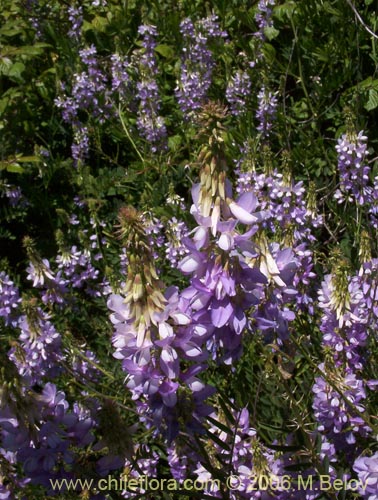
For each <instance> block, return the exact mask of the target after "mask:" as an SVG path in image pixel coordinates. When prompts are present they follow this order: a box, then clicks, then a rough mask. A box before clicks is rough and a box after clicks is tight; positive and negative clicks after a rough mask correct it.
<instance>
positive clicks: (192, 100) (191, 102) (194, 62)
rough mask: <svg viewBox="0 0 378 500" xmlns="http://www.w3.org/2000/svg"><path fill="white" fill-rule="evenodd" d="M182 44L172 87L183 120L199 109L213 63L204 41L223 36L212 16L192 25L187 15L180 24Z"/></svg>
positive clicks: (207, 85) (224, 35)
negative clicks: (176, 81) (175, 81)
mask: <svg viewBox="0 0 378 500" xmlns="http://www.w3.org/2000/svg"><path fill="white" fill-rule="evenodd" d="M180 31H181V33H182V35H183V42H184V47H183V49H182V57H181V74H180V81H179V83H178V85H177V87H176V89H175V94H176V98H177V100H178V103H179V106H180V109H181V111H182V113H183V114H184V117H185V118H186V119H187V118H188V117H190V116H191V115H192V114H193V113H195V112H196V111H198V110H199V109H201V107H202V105H203V104H204V102H205V100H206V98H207V94H208V90H209V88H210V85H211V75H212V70H213V68H214V66H215V62H214V60H213V57H212V53H211V50H210V49H209V47H208V42H209V40H211V39H214V38H220V37H226V36H227V34H226V33H224V32H222V31H221V30H220V28H219V24H218V19H217V17H216V16H209V17H207V18H204V19H200V20H198V21H196V23H194V24H193V22H192V21H191V20H190V19H189V18H187V19H184V21H182V22H181V24H180Z"/></svg>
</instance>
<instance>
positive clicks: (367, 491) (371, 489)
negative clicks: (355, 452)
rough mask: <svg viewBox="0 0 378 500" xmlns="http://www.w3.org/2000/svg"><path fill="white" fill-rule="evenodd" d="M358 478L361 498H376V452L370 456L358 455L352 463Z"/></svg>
mask: <svg viewBox="0 0 378 500" xmlns="http://www.w3.org/2000/svg"><path fill="white" fill-rule="evenodd" d="M353 470H354V471H355V472H357V475H358V479H359V480H360V488H359V493H360V495H361V496H362V497H363V498H367V499H368V500H376V499H377V498H378V453H375V454H374V455H372V456H371V457H358V458H357V459H356V461H355V462H354V464H353Z"/></svg>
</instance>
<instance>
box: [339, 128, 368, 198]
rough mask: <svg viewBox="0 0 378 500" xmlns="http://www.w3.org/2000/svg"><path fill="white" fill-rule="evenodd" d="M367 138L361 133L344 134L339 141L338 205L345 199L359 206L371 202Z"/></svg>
mask: <svg viewBox="0 0 378 500" xmlns="http://www.w3.org/2000/svg"><path fill="white" fill-rule="evenodd" d="M366 141H367V137H366V136H365V135H364V134H363V131H360V132H359V133H358V135H357V136H350V135H348V134H344V135H343V136H342V137H341V138H340V139H338V141H337V146H336V151H337V153H338V169H339V174H340V190H338V191H337V192H336V194H335V198H336V199H337V200H338V203H342V202H343V201H344V200H345V199H350V200H355V201H356V203H357V204H359V205H365V204H366V203H369V202H370V201H371V194H372V190H371V188H370V187H369V186H368V183H369V174H370V167H369V165H367V163H366V159H365V158H366V156H367V144H366Z"/></svg>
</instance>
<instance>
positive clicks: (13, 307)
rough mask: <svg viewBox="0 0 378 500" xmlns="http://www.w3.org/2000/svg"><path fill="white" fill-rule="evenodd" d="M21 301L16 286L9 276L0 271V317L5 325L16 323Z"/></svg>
mask: <svg viewBox="0 0 378 500" xmlns="http://www.w3.org/2000/svg"><path fill="white" fill-rule="evenodd" d="M20 302H21V298H20V294H19V291H18V288H17V287H16V286H15V284H14V283H13V281H12V280H11V279H10V277H9V276H8V275H7V274H6V273H5V272H4V271H1V272H0V317H2V318H3V320H4V322H5V325H6V326H8V325H12V326H15V325H16V324H17V317H18V309H19V305H20Z"/></svg>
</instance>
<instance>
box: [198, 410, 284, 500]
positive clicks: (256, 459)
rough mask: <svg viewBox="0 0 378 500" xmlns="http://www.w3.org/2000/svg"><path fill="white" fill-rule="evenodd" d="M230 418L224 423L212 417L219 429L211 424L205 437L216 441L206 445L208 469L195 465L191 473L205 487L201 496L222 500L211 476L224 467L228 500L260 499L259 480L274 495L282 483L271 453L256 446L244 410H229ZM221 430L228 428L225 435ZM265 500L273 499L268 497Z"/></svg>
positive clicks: (218, 487)
mask: <svg viewBox="0 0 378 500" xmlns="http://www.w3.org/2000/svg"><path fill="white" fill-rule="evenodd" d="M232 416H233V421H232V422H228V421H227V419H226V418H225V417H223V418H220V417H219V416H215V415H214V416H213V418H214V419H215V420H216V421H217V422H219V424H220V426H218V425H217V423H214V425H212V426H211V428H210V429H209V434H208V435H209V436H211V435H212V434H213V435H215V436H216V437H217V438H218V439H217V440H216V441H215V440H214V441H211V442H209V444H208V446H209V447H211V452H210V459H211V461H212V467H211V468H210V470H209V467H208V465H207V464H206V463H202V462H201V461H199V462H198V463H197V469H196V470H195V474H196V475H197V476H198V479H199V480H200V481H201V482H202V483H203V484H204V485H206V488H205V489H204V493H205V494H207V495H209V496H211V497H214V498H222V495H221V487H222V486H223V485H222V484H221V482H220V481H219V480H218V481H216V480H215V477H214V475H213V473H212V472H213V470H216V469H217V468H222V467H223V464H227V467H228V468H229V469H228V470H229V473H230V475H229V480H230V482H229V483H228V487H229V488H230V490H231V491H230V492H229V495H230V498H231V499H232V500H239V499H241V498H248V499H254V498H256V499H260V498H263V497H262V491H260V488H259V484H261V483H259V481H260V480H261V477H269V479H270V481H271V483H272V488H274V491H275V494H278V492H279V491H280V480H281V479H282V478H281V477H280V476H281V475H282V472H281V471H280V470H279V466H278V463H279V461H278V460H276V458H275V456H274V453H273V452H272V451H271V450H268V449H267V448H266V447H265V446H264V445H263V444H262V443H261V442H260V440H259V438H258V436H257V432H256V430H255V429H253V428H251V427H250V423H249V412H248V410H247V408H243V409H242V410H240V411H235V410H233V411H232ZM225 427H226V428H228V432H226V430H225ZM220 443H222V446H221V444H220ZM199 460H200V459H199ZM211 479H212V481H210V480H211ZM267 498H275V497H271V496H270V495H269V496H267ZM279 498H280V497H279Z"/></svg>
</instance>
